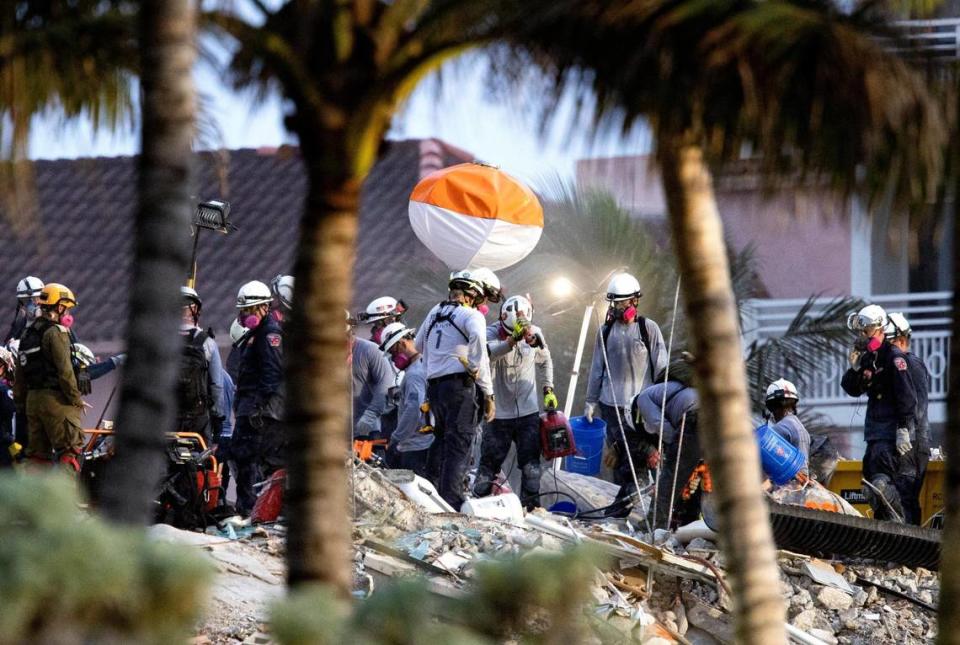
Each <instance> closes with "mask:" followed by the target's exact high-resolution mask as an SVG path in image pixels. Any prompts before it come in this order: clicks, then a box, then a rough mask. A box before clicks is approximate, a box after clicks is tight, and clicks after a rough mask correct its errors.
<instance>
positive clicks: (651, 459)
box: [647, 450, 660, 470]
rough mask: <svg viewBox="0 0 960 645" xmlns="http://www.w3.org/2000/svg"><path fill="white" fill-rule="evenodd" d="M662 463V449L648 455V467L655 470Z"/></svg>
mask: <svg viewBox="0 0 960 645" xmlns="http://www.w3.org/2000/svg"><path fill="white" fill-rule="evenodd" d="M659 465H660V451H659V450H653V451H651V452H650V454H649V455H647V468H649V469H650V470H653V469H654V468H656V467H657V466H659Z"/></svg>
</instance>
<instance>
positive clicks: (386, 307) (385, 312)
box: [363, 296, 407, 323]
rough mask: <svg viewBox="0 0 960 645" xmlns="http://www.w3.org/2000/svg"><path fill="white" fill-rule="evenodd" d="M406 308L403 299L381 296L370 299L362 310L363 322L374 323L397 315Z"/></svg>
mask: <svg viewBox="0 0 960 645" xmlns="http://www.w3.org/2000/svg"><path fill="white" fill-rule="evenodd" d="M406 310H407V306H406V304H404V302H403V300H397V299H396V298H391V297H390V296H382V297H380V298H377V299H375V300H372V301H371V302H370V304H369V305H367V309H366V311H364V312H363V322H365V323H374V322H377V321H378V320H383V319H385V318H391V317H394V316H396V317H399V316H401V315H402V314H403V313H404V312H405V311H406Z"/></svg>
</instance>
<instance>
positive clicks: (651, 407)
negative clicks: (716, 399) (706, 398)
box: [637, 381, 700, 443]
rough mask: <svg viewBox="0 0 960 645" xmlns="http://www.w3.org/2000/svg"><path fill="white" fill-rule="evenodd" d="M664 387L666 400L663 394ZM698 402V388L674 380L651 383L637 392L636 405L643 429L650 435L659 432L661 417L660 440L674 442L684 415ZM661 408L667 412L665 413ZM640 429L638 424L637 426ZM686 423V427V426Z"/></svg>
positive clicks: (687, 428)
mask: <svg viewBox="0 0 960 645" xmlns="http://www.w3.org/2000/svg"><path fill="white" fill-rule="evenodd" d="M664 391H666V396H667V402H666V405H664V402H663V396H664ZM698 405H700V399H699V397H698V396H697V391H696V390H695V389H693V388H692V387H687V386H686V385H684V384H682V383H677V382H676V381H669V382H667V383H657V384H656V385H651V386H650V387H648V388H647V389H645V390H644V391H643V392H641V393H640V394H638V395H637V408H638V409H639V411H640V418H641V420H642V421H643V429H644V430H645V431H646V432H648V433H650V434H653V435H658V434H660V421H661V419H662V420H663V442H664V443H673V442H674V441H676V440H677V437H679V436H680V426H681V425H682V424H683V415H685V414H688V413H690V412H693V411H694V410H696V409H697V406H698ZM664 410H666V412H665V413H664ZM638 429H639V428H638ZM689 429H690V427H689V424H688V425H687V427H686V428H685V430H684V432H686V430H689Z"/></svg>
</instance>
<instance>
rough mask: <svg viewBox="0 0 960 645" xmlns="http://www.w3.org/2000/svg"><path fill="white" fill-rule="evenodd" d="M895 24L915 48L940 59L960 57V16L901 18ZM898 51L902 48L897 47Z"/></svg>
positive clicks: (908, 42)
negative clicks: (928, 18) (917, 18)
mask: <svg viewBox="0 0 960 645" xmlns="http://www.w3.org/2000/svg"><path fill="white" fill-rule="evenodd" d="M894 26H896V27H898V28H899V29H900V37H901V38H903V39H904V40H905V41H906V43H907V44H909V45H910V46H911V47H912V48H913V49H915V50H917V51H919V52H921V53H923V54H927V55H932V56H933V57H935V58H938V59H949V60H956V59H958V58H960V18H938V19H936V20H901V21H899V22H895V23H894ZM895 50H897V51H901V53H903V52H902V50H901V49H900V48H895Z"/></svg>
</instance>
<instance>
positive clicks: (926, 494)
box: [827, 460, 946, 524]
mask: <svg viewBox="0 0 960 645" xmlns="http://www.w3.org/2000/svg"><path fill="white" fill-rule="evenodd" d="M945 465H946V464H945V463H944V462H943V461H931V462H930V463H929V465H928V466H927V474H926V476H925V477H924V480H923V488H921V489H920V511H921V517H922V518H923V519H922V520H921V524H926V522H927V520H929V519H930V517H932V516H933V515H935V514H936V513H937V512H938V511H940V510H941V509H943V483H944V478H945V476H946V473H945ZM861 477H863V463H862V462H860V461H853V460H849V461H847V460H841V461H840V462H838V463H837V470H836V472H834V473H833V478H832V479H831V480H830V485H829V486H827V488H829V489H830V490H832V491H833V492H834V493H837V494H838V495H840V496H841V497H842V498H843V499H845V500H846V501H848V502H850V504H852V505H853V506H854V508H856V509H857V510H858V511H860V512H861V513H863V514H864V516H865V517H872V516H873V513H872V512H871V511H870V506H869V505H868V504H867V500H866V498H865V497H864V496H863V490H862V484H861V483H860V479H861Z"/></svg>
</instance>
